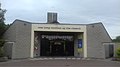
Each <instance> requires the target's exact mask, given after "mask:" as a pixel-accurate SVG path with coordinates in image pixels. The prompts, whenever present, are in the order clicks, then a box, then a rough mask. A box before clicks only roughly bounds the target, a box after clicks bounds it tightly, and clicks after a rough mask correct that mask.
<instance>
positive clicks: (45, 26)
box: [32, 24, 86, 32]
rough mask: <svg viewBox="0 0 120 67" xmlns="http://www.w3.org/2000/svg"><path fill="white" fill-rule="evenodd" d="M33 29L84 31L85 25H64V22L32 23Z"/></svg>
mask: <svg viewBox="0 0 120 67" xmlns="http://www.w3.org/2000/svg"><path fill="white" fill-rule="evenodd" d="M32 30H33V31H58V32H84V31H86V26H85V25H77V24H76V25H67V24H66V25H65V24H33V25H32Z"/></svg>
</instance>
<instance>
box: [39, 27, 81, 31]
mask: <svg viewBox="0 0 120 67" xmlns="http://www.w3.org/2000/svg"><path fill="white" fill-rule="evenodd" d="M38 28H39V29H58V30H81V28H80V27H38Z"/></svg>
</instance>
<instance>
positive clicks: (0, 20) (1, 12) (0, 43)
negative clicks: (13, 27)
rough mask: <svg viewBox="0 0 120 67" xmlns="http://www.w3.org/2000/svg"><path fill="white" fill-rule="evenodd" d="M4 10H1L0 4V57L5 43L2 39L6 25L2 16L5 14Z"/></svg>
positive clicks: (2, 54)
mask: <svg viewBox="0 0 120 67" xmlns="http://www.w3.org/2000/svg"><path fill="white" fill-rule="evenodd" d="M5 12H6V10H4V9H1V4H0V57H2V56H4V52H3V45H4V43H5V41H4V39H3V34H4V32H5V30H6V29H7V27H8V26H7V25H6V24H5V23H4V20H5V18H4V14H5Z"/></svg>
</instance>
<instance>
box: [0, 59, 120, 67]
mask: <svg viewBox="0 0 120 67" xmlns="http://www.w3.org/2000/svg"><path fill="white" fill-rule="evenodd" d="M0 67H120V62H116V61H110V60H73V59H70V60H66V59H62V60H60V59H57V60H55V59H53V60H14V61H8V62H0Z"/></svg>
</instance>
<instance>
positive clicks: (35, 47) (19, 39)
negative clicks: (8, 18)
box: [4, 13, 111, 59]
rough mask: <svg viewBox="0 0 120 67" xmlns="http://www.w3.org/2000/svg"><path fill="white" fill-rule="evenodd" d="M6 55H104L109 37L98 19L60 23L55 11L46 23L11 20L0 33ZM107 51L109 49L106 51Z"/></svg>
mask: <svg viewBox="0 0 120 67" xmlns="http://www.w3.org/2000/svg"><path fill="white" fill-rule="evenodd" d="M4 38H5V39H6V41H7V42H6V44H5V53H6V55H7V56H8V57H9V58H12V59H16V58H35V57H83V58H106V57H107V55H106V54H107V53H106V52H108V51H109V50H106V49H105V45H104V44H110V43H111V38H110V36H109V35H108V33H107V31H106V29H105V27H104V26H103V24H102V23H93V24H61V23H59V22H58V21H57V13H48V21H47V23H31V22H27V21H22V20H15V21H14V22H13V24H12V25H11V26H10V27H9V28H8V30H7V31H6V32H5V34H4ZM109 55H110V53H109Z"/></svg>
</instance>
